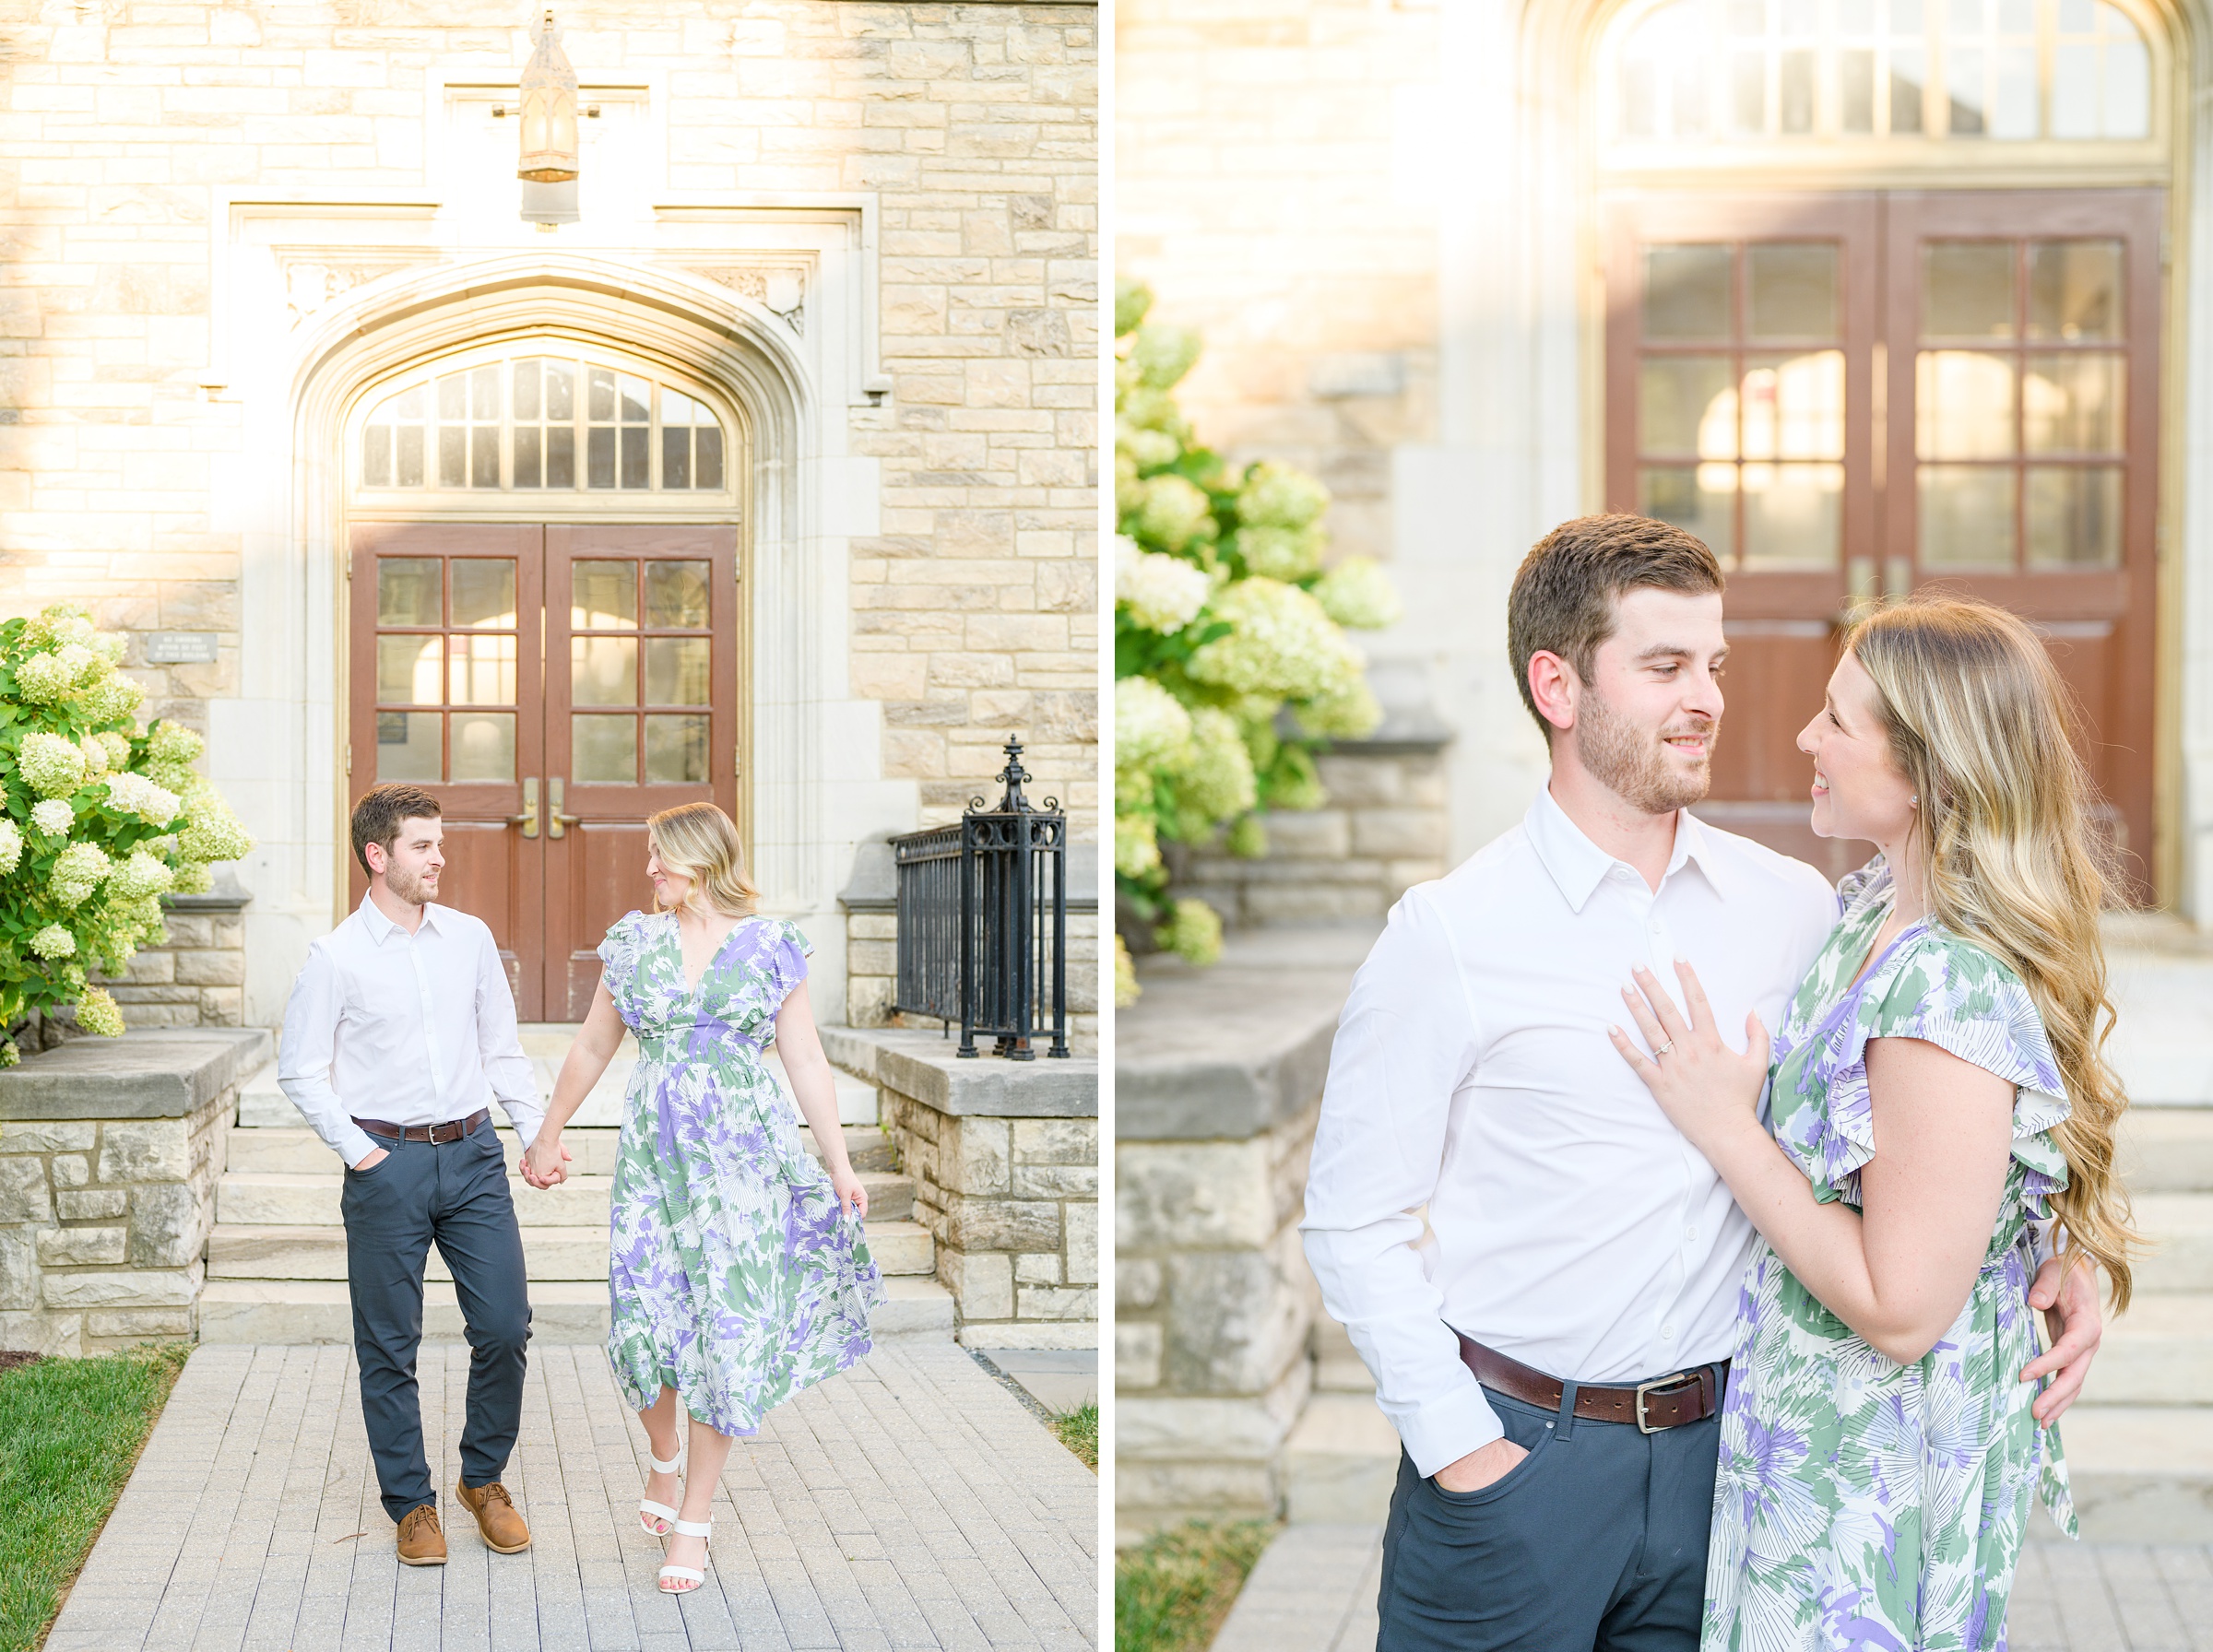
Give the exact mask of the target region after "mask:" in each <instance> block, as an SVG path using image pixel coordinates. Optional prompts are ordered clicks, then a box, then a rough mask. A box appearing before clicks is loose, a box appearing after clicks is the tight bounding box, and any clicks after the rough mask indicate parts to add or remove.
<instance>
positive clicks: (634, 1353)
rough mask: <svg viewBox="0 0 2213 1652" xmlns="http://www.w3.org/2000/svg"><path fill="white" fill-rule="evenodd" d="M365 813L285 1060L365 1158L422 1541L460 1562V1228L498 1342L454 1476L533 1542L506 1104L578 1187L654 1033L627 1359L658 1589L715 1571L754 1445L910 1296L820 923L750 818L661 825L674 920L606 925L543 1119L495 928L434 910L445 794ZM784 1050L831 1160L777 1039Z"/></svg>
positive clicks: (532, 1168)
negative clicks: (449, 1512) (771, 861)
mask: <svg viewBox="0 0 2213 1652" xmlns="http://www.w3.org/2000/svg"><path fill="white" fill-rule="evenodd" d="M352 824H353V851H354V855H355V857H356V858H357V859H358V860H359V861H360V862H361V868H362V870H363V871H364V872H366V873H367V874H368V878H369V891H368V893H367V895H366V896H365V897H364V898H363V899H362V901H361V906H360V907H359V908H358V909H357V910H356V911H355V912H354V913H353V914H352V915H350V916H349V917H348V918H347V919H346V921H345V922H344V923H342V924H340V925H339V926H337V929H335V930H333V931H332V932H331V933H330V934H329V935H327V936H325V937H324V938H322V939H320V940H318V941H316V942H315V943H314V947H313V949H312V950H311V951H310V953H309V956H308V962H307V965H306V967H305V968H304V969H303V970H302V972H301V974H300V978H299V981H298V982H297V984H296V985H294V987H293V989H292V996H291V1001H290V1004H289V1006H288V1007H287V1009H286V1011H285V1020H284V1041H283V1044H282V1048H281V1053H280V1055H279V1057H278V1077H279V1080H280V1081H281V1083H282V1084H283V1087H284V1090H285V1093H286V1094H287V1095H288V1096H290V1099H291V1101H292V1103H294V1104H295V1105H296V1106H297V1107H299V1109H300V1111H301V1112H302V1114H303V1115H305V1116H306V1119H307V1122H308V1123H309V1124H310V1125H312V1126H313V1127H314V1129H315V1132H316V1134H317V1135H319V1136H320V1137H321V1138H322V1139H323V1140H324V1141H325V1143H327V1144H328V1145H329V1146H330V1147H331V1148H332V1150H335V1151H336V1152H337V1154H338V1156H339V1158H340V1159H342V1160H343V1161H344V1162H345V1164H346V1173H345V1190H344V1194H343V1196H342V1211H343V1215H344V1219H345V1224H346V1246H347V1272H348V1283H349V1291H350V1294H351V1298H352V1304H353V1330H354V1350H355V1354H356V1358H357V1361H358V1363H359V1365H360V1368H361V1413H362V1420H363V1422H364V1423H365V1425H366V1427H367V1431H368V1434H369V1442H370V1450H371V1453H372V1456H373V1458H374V1461H375V1465H376V1475H377V1484H378V1488H379V1491H380V1492H381V1493H382V1497H383V1502H384V1506H385V1513H386V1514H388V1515H390V1516H391V1517H392V1519H393V1521H394V1523H395V1524H396V1526H397V1528H398V1547H399V1558H400V1560H401V1561H402V1562H403V1563H406V1564H408V1565H416V1566H424V1565H442V1564H444V1562H445V1558H446V1548H445V1537H444V1531H443V1529H442V1528H441V1527H440V1524H439V1519H438V1493H437V1487H436V1483H435V1481H434V1480H433V1478H432V1472H431V1469H430V1467H429V1464H428V1462H427V1460H426V1458H425V1456H424V1451H423V1438H422V1417H421V1411H420V1404H419V1401H418V1398H417V1391H416V1380H415V1357H416V1351H417V1348H418V1345H419V1344H420V1341H421V1338H422V1303H423V1267H424V1263H425V1260H426V1258H427V1256H428V1252H429V1248H430V1246H431V1245H432V1243H435V1244H436V1245H437V1246H438V1249H439V1254H440V1255H441V1256H442V1257H444V1259H445V1263H446V1266H447V1268H449V1270H450V1271H451V1272H452V1274H453V1279H454V1290H455V1293H456V1296H457V1298H458V1299H459V1302H460V1305H461V1310H462V1315H463V1317H464V1320H465V1322H466V1324H467V1337H468V1342H469V1347H470V1360H469V1380H468V1401H467V1425H466V1427H465V1428H464V1430H463V1433H462V1436H461V1475H460V1481H459V1483H458V1484H457V1486H456V1495H457V1496H458V1498H459V1499H460V1502H461V1504H462V1505H463V1506H464V1507H465V1508H467V1510H468V1512H469V1513H470V1514H471V1515H472V1516H474V1517H475V1519H476V1522H477V1526H478V1529H479V1532H480V1534H481V1535H482V1537H483V1539H484V1541H485V1542H486V1543H487V1544H488V1545H489V1546H490V1547H491V1548H492V1549H493V1550H496V1551H497V1552H501V1553H503V1554H506V1553H514V1552H517V1551H519V1550H523V1549H527V1548H528V1547H529V1544H530V1531H529V1527H528V1525H527V1523H526V1521H525V1520H524V1518H523V1516H522V1515H521V1514H520V1512H518V1511H517V1510H516V1508H515V1502H514V1499H513V1497H512V1495H511V1494H510V1493H509V1492H508V1491H507V1489H506V1487H505V1486H504V1485H503V1484H502V1483H501V1475H502V1474H503V1471H504V1469H505V1468H506V1464H507V1459H508V1456H509V1454H510V1453H511V1452H512V1451H513V1449H514V1446H515V1436H516V1434H517V1432H518V1430H519V1428H520V1424H521V1417H522V1398H523V1382H524V1375H525V1369H526V1355H525V1348H526V1345H527V1342H528V1340H529V1336H530V1305H529V1296H528V1287H527V1277H528V1276H527V1268H526V1266H525V1258H524V1256H523V1244H522V1234H521V1231H520V1229H519V1227H518V1225H517V1223H516V1220H515V1202H514V1199H513V1198H512V1197H511V1195H510V1192H509V1189H508V1167H507V1157H506V1153H505V1151H504V1150H503V1147H502V1144H501V1142H500V1140H499V1138H498V1135H497V1134H496V1132H495V1130H494V1128H493V1126H492V1123H491V1114H490V1110H489V1103H491V1100H492V1099H493V1098H494V1097H496V1098H497V1099H498V1100H499V1102H500V1103H501V1105H502V1106H503V1108H504V1110H505V1111H506V1114H507V1116H508V1118H509V1119H510V1120H511V1121H512V1122H513V1124H514V1127H515V1134H516V1135H517V1137H518V1138H519V1139H520V1140H521V1145H522V1148H523V1152H522V1155H521V1164H520V1172H521V1174H522V1177H523V1179H524V1180H525V1181H526V1182H527V1183H529V1185H530V1186H533V1187H535V1188H539V1189H550V1188H553V1187H555V1186H559V1185H560V1184H561V1183H562V1181H564V1180H565V1179H566V1178H567V1174H568V1166H569V1163H570V1161H571V1155H570V1153H569V1150H568V1149H567V1148H565V1147H564V1146H562V1139H561V1132H562V1126H564V1125H565V1124H566V1123H567V1122H568V1121H569V1120H570V1119H571V1118H572V1117H574V1115H575V1112H576V1109H577V1108H578V1107H579V1106H581V1105H582V1104H583V1103H584V1100H585V1097H586V1095H587V1094H589V1093H590V1091H591V1089H592V1087H593V1085H594V1084H596V1083H597V1082H598V1080H599V1078H600V1075H601V1074H602V1073H604V1072H605V1071H606V1069H607V1066H608V1063H609V1061H610V1060H611V1059H612V1058H613V1056H614V1055H615V1052H616V1050H617V1048H618V1047H619V1046H620V1044H621V1040H622V1034H623V1031H624V1029H625V1028H628V1029H629V1030H630V1031H631V1032H633V1033H635V1034H636V1036H637V1041H638V1061H637V1066H636V1068H635V1069H634V1071H633V1076H632V1079H631V1083H630V1088H629V1091H628V1096H627V1099H626V1101H625V1103H624V1107H623V1119H622V1128H621V1137H620V1144H619V1149H618V1160H617V1163H616V1167H615V1174H614V1178H613V1188H612V1207H613V1212H612V1221H611V1224H610V1235H609V1270H608V1291H609V1303H610V1308H611V1316H612V1324H611V1327H610V1329H609V1336H608V1344H607V1348H608V1358H609V1363H611V1365H612V1366H613V1370H614V1376H615V1381H616V1385H617V1386H618V1387H619V1388H620V1389H621V1394H622V1397H623V1400H624V1402H625V1403H626V1404H627V1405H628V1406H629V1407H630V1408H631V1409H633V1410H635V1411H636V1412H637V1413H638V1418H639V1421H640V1422H642V1423H643V1424H644V1425H645V1437H646V1441H647V1444H648V1446H649V1448H650V1449H649V1456H650V1459H651V1464H652V1473H651V1475H650V1477H649V1478H648V1479H647V1481H646V1483H645V1489H644V1495H643V1497H642V1498H641V1500H640V1502H639V1504H638V1509H639V1515H638V1518H639V1522H640V1524H641V1525H642V1526H643V1527H644V1528H645V1530H646V1531H647V1532H649V1533H651V1534H653V1535H654V1536H657V1537H663V1538H666V1539H667V1540H668V1552H667V1561H668V1563H667V1564H666V1565H664V1566H663V1567H661V1569H660V1575H659V1587H661V1589H662V1590H663V1591H665V1592H668V1593H671V1594H674V1593H682V1592H684V1591H687V1590H690V1589H694V1588H697V1587H700V1586H701V1585H702V1584H703V1583H704V1581H705V1576H706V1573H705V1556H706V1549H707V1542H708V1540H709V1537H710V1535H711V1533H712V1529H713V1524H714V1523H713V1520H712V1518H711V1515H710V1511H711V1506H712V1504H713V1501H714V1497H715V1492H716V1482H717V1481H718V1479H719V1477H720V1475H721V1472H722V1468H723V1464H724V1462H725V1461H726V1460H727V1458H728V1455H729V1451H730V1443H731V1441H732V1440H733V1439H735V1438H739V1437H741V1436H744V1435H749V1434H753V1433H755V1432H756V1431H757V1430H758V1428H759V1426H760V1422H761V1418H762V1416H763V1414H764V1413H765V1412H766V1411H768V1410H770V1409H771V1408H773V1407H775V1406H776V1405H779V1404H781V1403H782V1402H784V1401H785V1400H787V1399H788V1398H791V1397H792V1396H793V1395H795V1394H797V1393H798V1392H799V1390H800V1389H802V1388H804V1387H807V1386H810V1385H811V1384H813V1383H817V1382H820V1381H822V1379H823V1378H825V1377H828V1376H832V1375H835V1374H836V1373H838V1372H840V1371H843V1370H845V1369H846V1368H847V1367H848V1366H850V1365H852V1364H854V1363H856V1362H858V1360H860V1359H861V1358H862V1357H863V1356H865V1355H866V1354H867V1353H868V1351H869V1347H870V1341H869V1311H870V1308H871V1307H872V1306H874V1305H875V1304H878V1303H880V1302H881V1301H882V1295H883V1287H882V1277H881V1275H880V1273H879V1271H878V1269H877V1268H876V1266H875V1264H874V1262H873V1261H871V1260H870V1256H869V1252H868V1246H867V1244H866V1242H865V1241H864V1240H863V1238H862V1236H861V1228H860V1221H861V1219H862V1218H863V1217H864V1216H865V1215H866V1214H867V1210H868V1195H867V1192H866V1190H865V1189H864V1188H863V1186H862V1185H861V1183H860V1180H859V1178H858V1176H857V1175H856V1174H854V1172H853V1169H852V1165H851V1162H850V1160H849V1158H848V1156H847V1154H846V1145H845V1139H844V1134H843V1132H842V1131H841V1130H840V1128H839V1127H838V1122H837V1102H836V1093H835V1090H834V1084H833V1080H832V1078H831V1073H830V1068H829V1064H828V1061H827V1060H826V1058H825V1057H824V1056H823V1055H822V1044H821V1041H820V1039H819V1037H818V1036H817V1034H816V1032H815V1024H814V1018H813V1014H812V1012H811V1009H810V1008H809V1004H808V997H807V954H808V952H809V950H811V949H810V948H809V946H808V944H807V940H806V938H805V937H804V936H802V935H801V934H800V933H799V929H798V928H797V927H796V926H793V925H791V924H789V923H786V922H783V921H781V920H778V919H773V918H765V917H762V916H760V915H758V914H756V913H755V912H754V907H755V905H756V903H757V901H758V893H757V891H755V890H754V888H753V887H752V885H751V883H750V882H748V881H747V879H746V877H745V872H744V861H743V856H742V852H741V849H740V844H739V840H738V832H737V829H736V828H735V827H734V826H733V825H732V824H731V823H730V820H729V817H728V816H727V815H725V814H724V813H723V812H722V811H721V810H720V809H718V808H716V807H715V806H714V805H712V804H709V803H693V804H686V805H684V806H682V807H681V808H672V809H668V810H665V811H663V812H662V813H660V814H657V815H656V816H654V817H653V819H652V820H650V821H649V822H648V823H647V830H648V853H647V856H646V861H645V875H646V877H647V878H648V879H650V880H651V882H652V885H653V889H654V892H655V896H656V904H657V910H656V911H655V912H653V913H650V914H648V913H643V912H633V913H631V914H628V915H627V916H625V917H623V918H622V919H621V920H620V921H619V922H617V923H616V924H615V925H614V926H613V927H612V928H610V929H609V931H608V933H607V938H606V939H605V940H604V941H603V942H601V944H600V947H599V957H600V959H601V962H602V969H601V972H600V977H599V985H598V989H597V990H596V991H595V993H594V994H593V997H592V1006H591V1009H590V1012H589V1013H588V1015H587V1016H586V1019H585V1021H584V1024H583V1025H582V1027H580V1028H579V1029H578V1030H577V1033H576V1036H575V1040H574V1043H573V1044H571V1046H570V1049H569V1054H568V1058H567V1060H566V1061H565V1062H564V1063H563V1064H562V1069H561V1074H560V1078H559V1080H557V1082H556V1083H555V1085H554V1090H553V1095H552V1099H551V1101H550V1103H548V1104H546V1105H545V1106H544V1107H543V1108H542V1110H541V1106H540V1103H539V1101H538V1091H537V1086H536V1083H535V1081H534V1080H533V1079H532V1076H531V1068H530V1063H529V1060H528V1059H527V1057H526V1056H524V1054H523V1050H522V1044H521V1042H520V1039H519V1036H518V1033H517V1029H516V1024H515V999H514V997H513V995H512V993H511V992H510V990H509V987H508V983H507V976H506V973H505V971H504V970H503V968H502V967H501V963H500V959H499V954H498V951H497V949H496V947H495V946H494V943H493V941H492V937H491V931H490V930H489V929H488V928H487V927H486V926H484V925H483V924H482V923H481V922H480V921H479V920H478V919H476V918H474V917H471V916H469V915H468V914H466V913H462V912H457V911H456V910H455V909H454V908H452V907H449V906H441V905H438V904H436V899H437V895H438V879H439V874H440V872H441V870H442V869H443V867H444V855H443V854H442V852H441V842H442V826H441V820H440V809H439V805H438V800H437V798H436V797H435V796H432V794H431V793H429V792H427V791H425V790H423V789H422V788H420V787H419V786H413V785H380V786H378V787H376V788H375V789H374V790H373V791H371V792H370V793H368V795H367V796H363V797H362V798H361V802H360V803H359V804H358V805H356V807H355V808H354V811H353V822H352ZM771 1044H775V1046H776V1047H777V1049H778V1052H779V1054H780V1056H781V1059H782V1062H783V1067H784V1071H785V1073H786V1075H787V1078H788V1079H789V1080H790V1083H791V1088H792V1091H793V1093H794V1095H795V1096H796V1098H797V1100H798V1102H799V1112H800V1114H801V1115H803V1116H804V1117H805V1119H806V1122H807V1126H808V1127H809V1128H810V1129H811V1131H812V1133H813V1137H814V1140H815V1142H816V1143H817V1144H818V1145H819V1147H820V1149H821V1151H822V1164H821V1165H817V1164H816V1163H815V1162H814V1160H813V1158H812V1157H811V1155H810V1154H809V1153H808V1151H807V1150H806V1148H805V1146H804V1144H803V1143H802V1142H801V1140H800V1138H799V1127H798V1125H797V1123H796V1121H794V1120H793V1118H792V1117H791V1115H790V1111H789V1109H788V1107H787V1105H786V1104H785V1102H784V1097H783V1094H782V1091H781V1090H780V1089H779V1087H778V1086H777V1083H776V1080H775V1076H774V1074H773V1073H772V1072H771V1071H770V1070H769V1068H768V1067H767V1065H766V1063H765V1061H764V1059H763V1057H764V1056H765V1054H766V1052H767V1050H768V1048H769V1046H770V1045H771Z"/></svg>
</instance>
